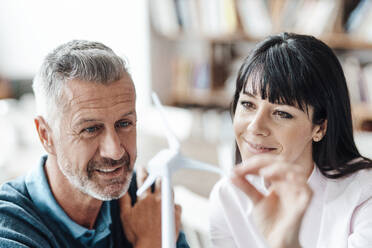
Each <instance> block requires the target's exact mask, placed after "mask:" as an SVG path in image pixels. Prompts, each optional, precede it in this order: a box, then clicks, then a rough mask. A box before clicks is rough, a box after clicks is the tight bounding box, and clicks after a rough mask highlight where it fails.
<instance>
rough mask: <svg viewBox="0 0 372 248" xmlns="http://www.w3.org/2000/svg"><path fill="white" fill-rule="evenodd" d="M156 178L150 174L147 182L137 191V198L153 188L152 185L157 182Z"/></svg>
mask: <svg viewBox="0 0 372 248" xmlns="http://www.w3.org/2000/svg"><path fill="white" fill-rule="evenodd" d="M155 180H156V176H155V175H152V174H149V175H148V177H147V178H146V180H145V182H144V183H143V185H142V186H141V187H140V188H139V189H138V190H137V193H136V194H137V196H140V195H142V194H143V192H145V191H146V190H147V189H148V188H150V187H151V185H152V184H153V183H154V182H155Z"/></svg>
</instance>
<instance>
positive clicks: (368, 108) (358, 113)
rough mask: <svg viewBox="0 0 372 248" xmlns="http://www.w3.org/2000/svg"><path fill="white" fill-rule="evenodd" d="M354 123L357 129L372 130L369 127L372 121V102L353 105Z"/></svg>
mask: <svg viewBox="0 0 372 248" xmlns="http://www.w3.org/2000/svg"><path fill="white" fill-rule="evenodd" d="M352 114H353V122H354V123H353V125H354V129H355V130H359V131H371V130H365V129H369V126H370V125H371V123H372V104H367V103H358V104H353V105H352Z"/></svg>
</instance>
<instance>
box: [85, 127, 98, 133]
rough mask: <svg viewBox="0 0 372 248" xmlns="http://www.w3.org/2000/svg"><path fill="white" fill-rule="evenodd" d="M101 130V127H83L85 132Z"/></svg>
mask: <svg viewBox="0 0 372 248" xmlns="http://www.w3.org/2000/svg"><path fill="white" fill-rule="evenodd" d="M98 130H99V127H87V128H84V129H83V132H87V133H94V132H97V131H98Z"/></svg>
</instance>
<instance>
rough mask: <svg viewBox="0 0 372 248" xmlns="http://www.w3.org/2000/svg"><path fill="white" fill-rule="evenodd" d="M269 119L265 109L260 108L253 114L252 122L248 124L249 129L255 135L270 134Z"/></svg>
mask: <svg viewBox="0 0 372 248" xmlns="http://www.w3.org/2000/svg"><path fill="white" fill-rule="evenodd" d="M268 122H269V119H268V118H266V113H265V112H264V111H261V110H258V111H257V112H255V113H254V114H253V115H252V118H251V120H250V123H249V124H248V127H247V130H248V131H249V132H251V133H252V134H254V135H262V136H265V137H266V136H269V135H270V130H269V127H268V124H269V123H268Z"/></svg>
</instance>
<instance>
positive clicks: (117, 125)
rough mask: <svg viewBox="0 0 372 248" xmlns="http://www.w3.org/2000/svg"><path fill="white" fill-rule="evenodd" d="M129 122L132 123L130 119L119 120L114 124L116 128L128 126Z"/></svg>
mask: <svg viewBox="0 0 372 248" xmlns="http://www.w3.org/2000/svg"><path fill="white" fill-rule="evenodd" d="M131 124H132V122H130V121H119V122H118V123H117V124H116V127H117V128H126V127H128V126H130V125H131Z"/></svg>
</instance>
